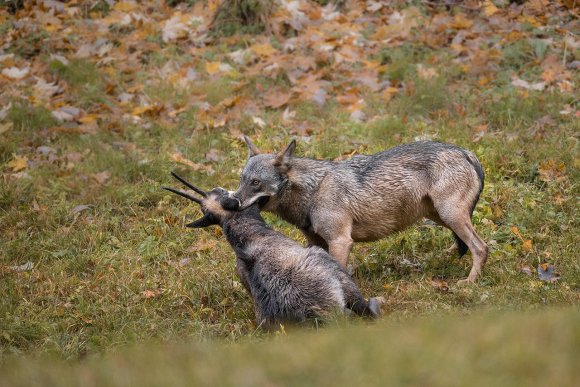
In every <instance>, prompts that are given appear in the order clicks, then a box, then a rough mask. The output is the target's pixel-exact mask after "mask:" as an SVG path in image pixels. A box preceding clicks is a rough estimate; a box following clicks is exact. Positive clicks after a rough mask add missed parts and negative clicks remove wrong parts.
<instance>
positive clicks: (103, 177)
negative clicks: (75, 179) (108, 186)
mask: <svg viewBox="0 0 580 387" xmlns="http://www.w3.org/2000/svg"><path fill="white" fill-rule="evenodd" d="M91 177H92V178H93V179H95V181H96V182H97V183H99V184H101V185H103V184H105V183H106V182H107V180H109V179H110V178H111V172H109V171H103V172H99V173H94V174H92V175H91Z"/></svg>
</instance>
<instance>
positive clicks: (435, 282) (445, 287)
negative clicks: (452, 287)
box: [431, 277, 449, 293]
mask: <svg viewBox="0 0 580 387" xmlns="http://www.w3.org/2000/svg"><path fill="white" fill-rule="evenodd" d="M431 286H433V288H434V289H435V290H437V291H439V292H443V293H446V292H448V291H449V284H448V283H447V281H445V280H444V279H441V278H439V277H433V278H431Z"/></svg>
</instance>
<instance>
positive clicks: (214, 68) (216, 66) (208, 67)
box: [205, 62, 221, 75]
mask: <svg viewBox="0 0 580 387" xmlns="http://www.w3.org/2000/svg"><path fill="white" fill-rule="evenodd" d="M220 64H221V63H220V62H205V71H207V72H208V74H210V75H213V74H217V73H218V72H219V71H220Z"/></svg>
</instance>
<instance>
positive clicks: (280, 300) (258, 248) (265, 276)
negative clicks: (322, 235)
mask: <svg viewBox="0 0 580 387" xmlns="http://www.w3.org/2000/svg"><path fill="white" fill-rule="evenodd" d="M173 176H174V177H175V178H176V179H178V180H179V181H180V182H182V183H183V184H185V185H186V186H187V187H188V188H189V189H191V190H193V191H194V192H195V193H196V194H197V195H198V196H194V195H192V194H190V193H189V192H185V191H181V190H177V189H173V188H167V187H164V188H165V189H167V190H169V191H171V192H173V193H176V194H178V195H180V196H183V197H185V198H187V199H189V200H192V201H194V202H196V203H198V204H199V205H200V206H201V209H202V212H203V216H202V217H201V218H200V219H198V220H196V221H194V222H193V223H190V224H188V226H189V227H207V226H211V225H220V226H221V227H222V230H223V234H224V235H225V237H226V238H227V240H228V242H229V243H230V245H231V246H232V248H233V250H234V252H235V253H236V258H237V259H236V267H237V271H238V276H239V277H240V280H241V282H242V284H243V285H244V287H245V288H246V290H247V291H248V292H249V293H250V295H251V296H252V298H253V300H254V305H255V308H254V309H255V313H256V320H257V324H258V325H260V326H263V327H266V328H272V327H275V326H276V325H277V324H278V323H282V322H302V321H305V320H307V319H310V318H314V317H323V316H324V315H325V314H328V313H330V312H332V311H333V310H338V311H346V309H349V310H351V311H353V312H354V313H356V314H358V315H361V316H367V317H377V316H378V315H379V314H380V308H379V307H380V303H381V299H380V298H371V299H370V300H369V301H367V300H365V299H364V298H363V296H362V295H361V293H360V291H359V289H358V287H357V286H356V284H355V283H354V281H353V280H352V278H350V276H349V275H348V274H347V273H346V272H345V271H344V270H343V269H342V268H341V267H340V265H339V264H338V263H337V262H336V261H335V260H334V259H333V258H332V257H331V256H330V255H329V254H328V253H327V252H326V251H324V250H323V249H321V248H319V247H309V248H305V247H303V246H301V245H300V244H298V243H297V242H295V241H293V240H292V239H289V238H287V237H286V236H284V235H283V234H281V233H279V232H277V231H274V230H272V229H271V228H270V227H269V226H268V225H267V224H266V222H265V221H264V219H262V217H261V216H260V206H261V204H262V203H261V202H262V201H263V200H261V199H259V198H258V199H255V200H254V201H253V203H251V204H250V205H249V206H247V207H246V208H245V209H240V208H241V206H240V202H239V201H238V200H237V199H236V198H234V197H233V196H232V194H231V192H228V191H226V190H224V189H223V188H214V189H212V190H211V191H209V192H205V191H203V190H201V189H199V188H197V187H195V186H193V185H192V184H190V183H188V182H186V181H185V180H183V179H182V178H180V177H179V176H177V175H175V174H173Z"/></svg>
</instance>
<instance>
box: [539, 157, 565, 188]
mask: <svg viewBox="0 0 580 387" xmlns="http://www.w3.org/2000/svg"><path fill="white" fill-rule="evenodd" d="M538 173H539V175H540V180H542V181H544V182H546V183H548V182H551V181H562V180H564V179H565V178H566V166H565V165H564V163H563V162H561V161H556V160H546V161H542V162H541V163H540V164H539V165H538Z"/></svg>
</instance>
